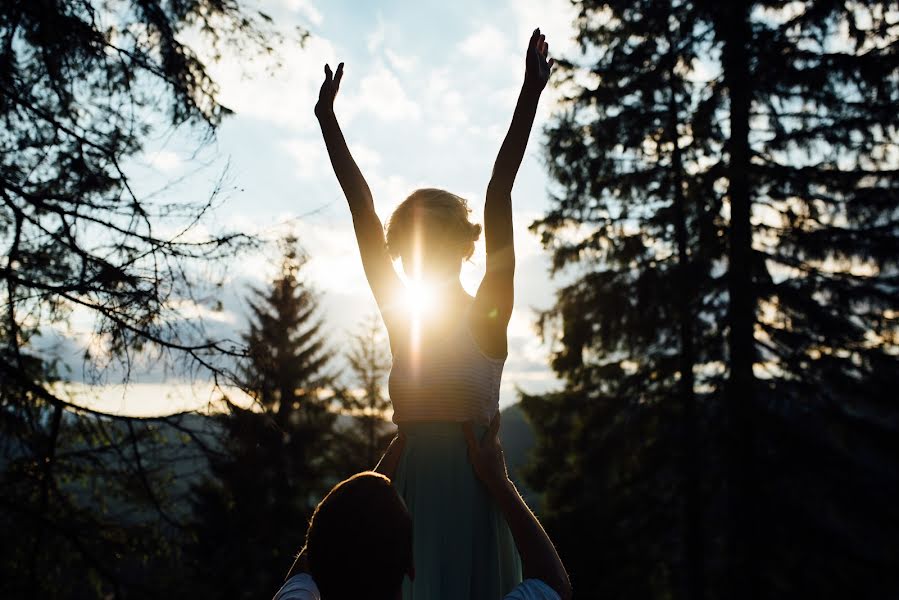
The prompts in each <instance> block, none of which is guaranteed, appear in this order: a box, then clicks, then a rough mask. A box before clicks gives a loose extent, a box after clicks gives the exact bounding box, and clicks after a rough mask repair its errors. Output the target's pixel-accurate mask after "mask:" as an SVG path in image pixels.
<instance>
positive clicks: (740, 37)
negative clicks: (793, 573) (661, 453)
mask: <svg viewBox="0 0 899 600" xmlns="http://www.w3.org/2000/svg"><path fill="white" fill-rule="evenodd" d="M719 10H720V11H721V12H720V13H719V24H720V25H721V28H720V34H721V35H720V39H722V40H723V42H724V46H723V52H722V68H723V74H724V83H725V86H726V88H727V90H728V93H729V97H730V139H729V141H728V152H729V155H730V157H729V158H730V163H729V164H728V167H727V176H728V196H729V199H730V230H729V237H728V242H729V247H728V295H729V304H728V317H727V322H728V327H729V331H728V352H729V362H730V364H729V365H728V366H729V379H728V384H727V387H726V390H727V396H726V402H727V414H728V427H729V431H728V436H727V437H728V440H729V448H728V463H729V465H728V469H729V482H728V484H729V488H728V521H729V526H728V529H729V538H730V560H729V564H730V568H729V571H730V572H729V577H728V579H729V587H730V589H729V594H728V595H729V597H730V598H732V599H739V598H758V597H759V589H758V577H757V574H758V562H759V561H758V558H759V556H758V547H757V543H756V539H757V538H756V535H757V533H756V527H757V525H758V523H756V519H755V518H754V514H753V513H754V504H755V502H754V496H755V493H756V491H757V485H756V478H755V475H754V470H755V469H754V461H753V450H752V448H753V440H754V427H753V412H754V410H753V405H754V400H755V380H754V375H753V371H752V366H753V363H754V362H755V347H754V344H755V342H754V338H753V328H754V325H755V304H756V301H755V296H754V294H753V292H754V290H753V286H752V230H751V223H750V213H751V189H750V178H749V171H750V166H751V163H750V157H751V149H750V146H749V111H750V105H751V102H752V90H751V87H750V86H751V79H750V69H749V59H750V57H749V45H750V41H751V29H750V21H749V4H748V2H747V1H746V0H743V1H740V2H734V3H722V4H721V5H720V8H719Z"/></svg>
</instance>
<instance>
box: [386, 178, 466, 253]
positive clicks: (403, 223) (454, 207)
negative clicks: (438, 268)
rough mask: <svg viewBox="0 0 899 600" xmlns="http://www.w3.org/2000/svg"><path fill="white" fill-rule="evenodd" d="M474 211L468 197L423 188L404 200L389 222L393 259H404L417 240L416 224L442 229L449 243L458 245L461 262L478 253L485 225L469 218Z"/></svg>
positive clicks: (442, 233)
mask: <svg viewBox="0 0 899 600" xmlns="http://www.w3.org/2000/svg"><path fill="white" fill-rule="evenodd" d="M470 213H471V209H470V208H469V207H468V202H466V200H465V199H464V198H461V197H460V196H457V195H455V194H452V193H450V192H447V191H446V190H440V189H436V188H423V189H420V190H415V191H414V192H412V193H411V194H410V195H409V197H408V198H406V199H405V200H403V201H402V202H401V203H400V205H399V206H397V207H396V210H394V211H393V214H392V215H391V216H390V220H389V221H388V222H387V251H388V252H389V253H390V255H391V256H392V257H393V258H398V257H400V256H402V255H403V254H404V252H405V249H406V248H407V247H408V246H409V244H410V243H411V241H412V237H413V229H414V228H415V225H416V224H419V225H421V224H422V223H424V224H425V226H426V227H427V226H432V227H436V228H439V229H433V230H432V231H439V233H440V234H441V235H440V237H441V238H442V240H443V242H444V243H445V244H448V246H449V247H450V248H455V247H457V246H458V248H459V255H460V260H467V259H469V258H471V255H472V254H474V243H475V240H477V239H478V238H479V237H480V236H481V230H482V229H481V226H480V225H479V224H477V223H472V222H471V221H470V220H469V218H468V215H469V214H470Z"/></svg>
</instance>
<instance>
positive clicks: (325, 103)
mask: <svg viewBox="0 0 899 600" xmlns="http://www.w3.org/2000/svg"><path fill="white" fill-rule="evenodd" d="M341 79H343V63H340V64H339V65H337V73H335V74H332V73H331V67H330V66H328V65H327V64H326V65H325V80H324V81H323V82H322V87H321V89H320V90H319V92H318V102H316V103H315V114H316V115H317V116H319V117H321V116H322V115H326V114H331V113H333V112H334V97H335V96H337V90H339V89H340V80H341Z"/></svg>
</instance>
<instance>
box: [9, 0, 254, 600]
mask: <svg viewBox="0 0 899 600" xmlns="http://www.w3.org/2000/svg"><path fill="white" fill-rule="evenodd" d="M269 29H270V28H269V27H268V23H267V17H265V16H264V15H261V14H253V13H251V12H248V11H245V10H244V9H243V7H242V6H241V5H240V3H238V2H236V1H234V0H225V1H223V2H222V1H208V0H187V1H178V2H156V1H135V2H131V1H123V2H99V1H91V0H84V1H53V0H38V1H32V0H11V1H8V2H3V3H2V7H0V244H2V245H3V253H2V254H3V258H2V259H0V307H2V308H0V310H2V313H3V314H2V319H0V346H2V347H0V427H2V429H0V448H2V452H3V454H2V457H0V461H2V463H0V464H2V472H0V505H2V509H0V522H2V524H3V529H4V538H5V540H12V542H11V543H4V544H3V551H2V552H0V595H2V596H3V597H17V598H37V597H56V598H60V597H90V596H98V597H99V596H107V595H109V594H112V595H113V596H115V597H119V596H124V595H127V596H132V597H134V596H157V595H158V594H159V590H160V588H161V587H162V586H163V582H164V581H165V579H166V576H167V575H170V574H171V573H170V572H168V573H167V572H166V570H165V567H164V565H165V564H167V562H166V561H170V560H171V561H175V560H177V554H178V553H177V548H176V547H174V546H173V544H171V539H172V536H173V535H175V533H174V532H176V531H177V530H179V529H180V527H181V526H180V525H179V518H180V517H182V516H183V515H178V514H177V511H175V510H174V509H173V506H174V504H172V503H171V502H170V499H169V498H168V494H169V492H172V493H176V492H179V491H183V490H180V489H179V486H178V485H177V484H173V483H172V481H171V480H170V476H171V474H172V472H173V471H172V469H175V471H176V472H178V470H179V469H182V470H183V468H185V467H183V465H189V464H192V461H193V460H194V459H195V458H196V453H197V452H198V450H199V448H200V447H202V446H203V445H205V441H204V437H203V436H204V433H203V432H202V431H197V430H194V429H192V426H193V425H194V424H195V423H194V422H193V421H192V420H190V419H187V418H184V417H183V416H177V415H176V416H173V417H166V418H158V419H130V418H123V417H117V416H114V415H104V414H101V413H98V411H96V410H92V409H90V408H89V407H88V406H85V405H83V404H82V401H79V400H74V399H71V398H70V397H68V396H66V395H64V394H63V393H60V392H59V389H58V388H57V387H54V386H53V385H52V384H53V382H54V380H59V379H63V378H67V377H69V376H70V373H68V372H67V371H66V370H65V369H64V367H65V366H66V365H64V364H63V363H62V362H61V361H60V360H59V359H58V356H57V355H56V353H55V351H54V350H53V348H52V347H50V346H49V345H48V344H46V343H43V344H39V343H36V342H39V341H40V339H39V337H38V336H43V335H46V334H48V333H51V332H52V331H53V330H54V329H56V330H65V328H66V327H68V326H69V325H70V324H72V323H73V322H77V323H79V326H80V324H82V323H85V322H89V323H92V324H93V329H92V330H88V331H83V332H82V333H84V334H86V336H85V339H87V338H88V337H89V338H90V339H91V340H92V342H91V344H90V348H89V349H88V348H87V347H85V348H84V359H85V360H84V370H85V375H86V377H87V378H88V379H89V380H94V379H101V378H102V377H103V376H104V374H106V373H108V372H109V371H108V370H107V368H108V367H113V368H114V369H113V372H114V373H116V374H121V376H122V378H123V379H127V377H128V373H129V370H130V367H131V365H132V361H133V360H134V358H135V357H136V356H143V357H149V358H157V359H159V358H161V359H169V358H176V359H177V361H176V363H177V365H179V366H180V367H183V368H185V369H186V370H187V371H188V372H190V371H194V372H198V370H202V371H203V373H204V375H206V374H207V373H208V371H207V369H211V370H212V371H213V372H214V373H222V372H223V371H226V370H227V368H228V365H229V364H231V361H232V359H233V357H235V356H239V355H240V354H241V353H242V352H241V350H240V348H239V344H237V343H232V342H229V341H227V340H219V339H213V338H212V337H211V336H209V335H207V333H206V332H205V331H204V330H203V327H202V322H201V321H199V320H193V321H191V322H189V323H188V322H186V321H185V320H184V319H182V318H181V316H180V315H179V313H178V307H179V306H184V305H185V304H186V305H193V304H197V305H201V306H202V305H206V306H208V307H210V308H213V309H214V308H215V299H214V298H211V297H210V296H209V295H207V292H208V291H209V290H215V289H216V288H215V284H216V281H217V277H218V276H219V275H221V271H220V269H218V268H217V267H218V266H220V265H221V261H222V260H223V259H225V258H230V257H233V256H234V254H235V253H236V252H238V251H239V250H240V249H241V248H243V247H246V246H247V245H249V244H251V243H253V240H250V239H248V238H246V237H245V236H242V235H240V234H237V233H224V234H220V235H210V236H204V235H200V234H198V233H197V230H196V229H195V226H196V225H197V224H198V223H201V222H203V221H204V219H205V217H206V216H207V215H208V214H209V213H210V212H211V210H212V209H213V208H214V206H215V205H216V203H217V202H218V193H217V190H214V191H213V193H212V194H211V195H210V196H209V197H208V198H202V199H196V201H194V202H186V203H185V202H172V201H168V200H167V199H166V197H165V194H164V193H163V194H160V195H157V196H155V197H153V198H142V197H140V196H138V195H137V194H136V193H135V192H134V188H133V186H132V185H131V183H130V181H129V178H128V169H127V167H128V161H129V160H130V159H133V158H134V157H135V156H137V155H138V154H139V153H140V152H141V150H142V148H143V147H144V144H145V141H146V140H147V139H148V136H150V135H151V134H152V133H153V132H154V131H157V130H158V128H169V129H172V128H179V127H183V128H185V130H187V131H191V132H193V133H194V134H196V135H197V136H198V137H199V138H201V139H202V138H205V139H209V138H210V137H211V136H212V134H213V133H214V131H215V127H216V126H217V125H218V124H219V122H220V120H221V118H222V117H223V116H224V115H226V114H227V113H228V110H227V109H226V108H225V107H223V106H221V105H220V104H219V102H218V100H217V97H216V96H217V91H218V90H217V88H216V86H215V83H214V82H213V81H212V80H211V79H210V77H209V76H208V74H207V73H206V70H205V67H204V65H203V63H202V62H201V61H200V60H199V59H198V55H197V51H196V49H195V48H191V47H190V46H188V45H186V44H185V43H184V42H183V41H181V40H183V39H184V38H185V35H184V34H185V33H186V32H187V31H188V30H190V31H193V32H195V33H196V34H197V35H196V36H195V37H194V38H193V39H196V40H199V41H198V43H199V44H207V43H208V44H209V45H210V47H211V48H213V49H216V48H219V49H220V48H222V47H223V45H227V44H233V45H237V46H238V47H240V48H245V49H247V50H251V51H253V52H257V51H258V52H268V51H270V46H269V42H270V40H271V33H270V31H269ZM200 281H202V282H206V283H204V284H200V283H198V282H200ZM207 285H208V287H207ZM51 337H52V336H51ZM206 441H208V440H206ZM163 442H165V443H163ZM187 442H189V444H188V443H187ZM167 444H171V445H167ZM172 445H174V447H172ZM175 450H178V451H179V452H180V454H179V453H177V452H175V453H174V454H173V452H174V451H175ZM179 457H180V458H179ZM179 460H183V463H182V466H177V464H176V463H177V462H178V461H179ZM163 463H168V464H167V466H166V467H165V468H160V469H158V470H156V468H155V467H153V468H151V467H150V466H149V465H156V466H158V465H160V464H163ZM151 562H153V563H154V564H158V565H159V566H160V572H159V573H156V574H154V575H153V576H148V574H147V571H146V567H147V565H148V564H150V563H151Z"/></svg>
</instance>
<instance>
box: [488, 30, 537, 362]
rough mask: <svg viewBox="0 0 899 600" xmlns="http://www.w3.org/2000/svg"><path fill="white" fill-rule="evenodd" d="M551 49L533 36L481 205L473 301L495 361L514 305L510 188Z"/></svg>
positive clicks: (520, 159) (530, 123)
mask: <svg viewBox="0 0 899 600" xmlns="http://www.w3.org/2000/svg"><path fill="white" fill-rule="evenodd" d="M548 51H549V44H547V43H546V36H544V35H542V34H541V33H540V29H539V28H537V29H535V30H534V33H533V34H532V35H531V39H530V40H529V42H528V48H527V52H526V54H525V75H524V83H522V86H521V92H520V93H519V94H518V103H517V104H516V105H515V113H514V114H513V115H512V123H511V125H509V131H508V133H506V138H505V139H504V140H503V144H502V146H501V147H500V149H499V154H498V155H497V157H496V163H495V164H494V165H493V174H492V176H491V177H490V183H489V184H488V185H487V198H486V202H485V203H484V237H485V240H486V244H487V272H486V274H485V275H484V279H483V280H482V281H481V286H480V287H479V288H478V293H477V296H476V298H475V308H476V314H477V315H478V316H479V317H480V319H481V321H482V324H483V326H484V327H483V329H484V331H485V340H486V342H487V344H486V347H487V348H488V349H489V350H490V351H491V353H495V354H498V355H504V354H505V352H506V327H507V326H508V324H509V319H510V317H511V316H512V304H513V299H514V291H513V277H514V273H515V249H514V246H513V243H512V186H513V184H514V183H515V176H516V175H517V174H518V168H519V167H520V166H521V161H522V159H523V158H524V151H525V148H526V147H527V144H528V137H529V135H530V133H531V127H532V126H533V125H534V116H535V115H536V114H537V102H538V101H539V100H540V94H541V93H542V92H543V88H544V87H546V82H547V81H548V80H549V73H550V69H551V68H552V64H553V61H552V59H549V60H548V61H547V58H546V56H547V53H548Z"/></svg>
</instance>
